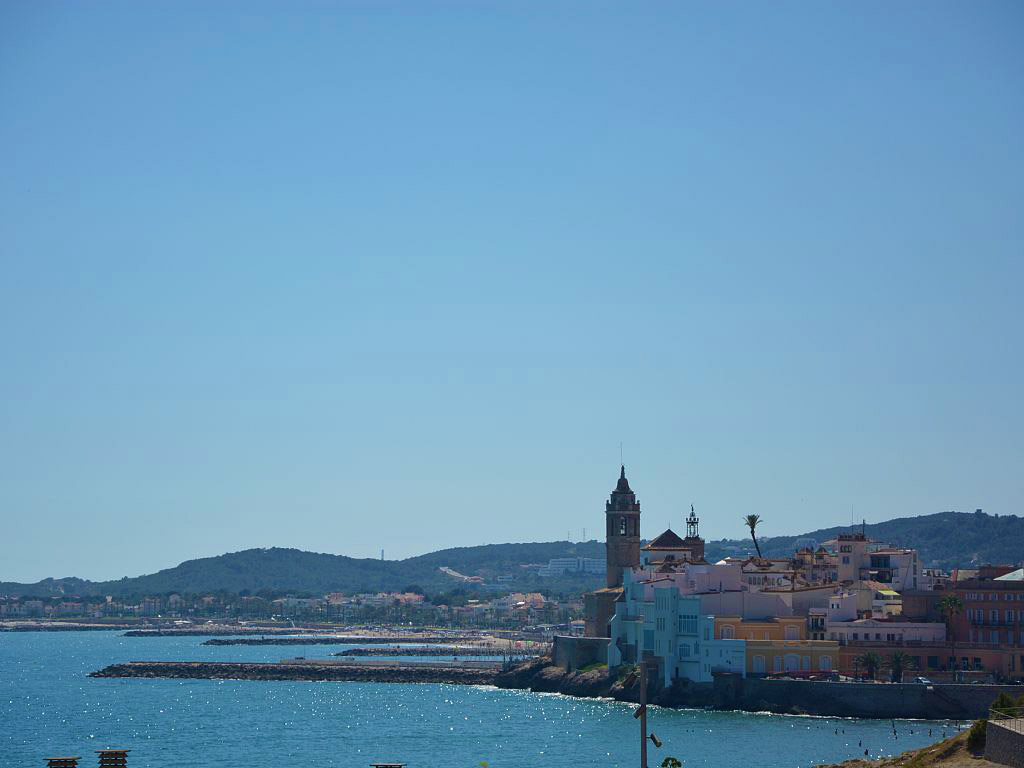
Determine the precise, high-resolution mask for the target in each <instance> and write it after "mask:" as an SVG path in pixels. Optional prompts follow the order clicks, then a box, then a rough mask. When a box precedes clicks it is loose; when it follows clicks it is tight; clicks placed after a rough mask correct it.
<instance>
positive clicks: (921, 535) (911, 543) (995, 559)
mask: <svg viewBox="0 0 1024 768" xmlns="http://www.w3.org/2000/svg"><path fill="white" fill-rule="evenodd" d="M736 527H737V528H740V521H739V520H737V526H736ZM849 530H850V527H849V526H835V527H832V528H823V529H819V530H816V531H811V532H810V533H804V534H800V535H798V536H774V537H769V538H764V539H760V538H759V542H760V543H761V550H762V552H763V553H764V555H765V556H766V557H784V556H786V555H788V554H790V553H792V552H793V551H794V548H795V546H796V544H797V543H798V542H800V540H803V543H807V542H809V541H811V540H813V541H814V542H816V543H818V544H820V543H821V542H824V541H826V540H828V539H831V538H835V536H836V535H838V534H839V533H844V532H848V531H849ZM866 531H867V534H868V536H869V537H871V538H874V539H878V540H881V541H885V542H887V543H889V544H892V545H894V546H906V547H916V548H917V549H918V550H919V551H920V553H921V558H922V561H923V562H924V564H925V565H926V566H929V567H940V568H945V569H950V568H953V567H957V566H961V567H968V566H971V565H975V564H979V563H1019V562H1021V560H1022V559H1024V518H1020V517H1017V516H1016V515H1008V516H995V515H987V514H984V513H963V512H940V513H938V514H934V515H924V516H920V517H904V518H897V519H895V520H888V521H886V522H883V523H875V524H872V525H868V526H867V528H866ZM706 551H707V559H708V560H710V561H712V562H714V561H715V560H718V559H720V558H722V557H725V556H727V555H742V554H745V553H747V552H752V551H753V544H752V542H751V540H750V539H749V538H746V539H719V540H717V541H709V542H707V548H706ZM572 556H578V557H603V556H604V543H603V542H598V541H587V542H579V543H572V542H569V541H553V542H535V543H523V544H487V545H483V546H477V547H457V548H453V549H443V550H440V551H438V552H431V553H429V554H425V555H419V556H417V557H410V558H407V559H405V560H377V559H373V558H353V557H346V556H345V555H330V554H322V553H316V552H304V551H302V550H298V549H280V548H277V547H274V548H271V549H248V550H244V551H242V552H230V553H227V554H224V555H218V556H216V557H205V558H200V559H197V560H187V561H185V562H183V563H181V564H180V565H177V566H175V567H173V568H166V569H164V570H162V571H158V572H156V573H152V574H147V575H144V576H137V577H135V578H124V579H120V580H115V581H99V582H93V581H86V580H83V579H79V578H64V579H43V580H42V581H39V582H36V583H35V584H20V583H17V582H0V595H21V596H26V597H51V596H59V595H80V596H85V595H113V596H117V597H130V596H140V595H146V594H154V595H155V594H167V593H169V592H180V593H195V592H217V591H225V592H236V593H237V592H249V593H253V594H255V593H257V592H261V591H266V592H277V593H280V592H285V591H288V592H295V593H311V594H323V593H325V592H332V591H338V592H376V591H378V590H398V589H403V588H404V587H406V586H409V585H412V584H415V585H417V586H419V587H421V588H423V589H424V590H427V591H428V592H438V591H446V590H450V589H454V588H456V587H458V586H460V583H459V582H458V581H456V580H455V579H453V578H452V577H450V576H447V575H445V574H443V573H441V571H440V570H439V569H440V567H441V566H446V567H448V568H451V569H453V570H455V571H457V572H459V573H463V574H466V575H469V576H482V577H484V579H485V580H487V581H493V580H494V579H495V578H496V577H498V576H505V577H508V576H511V577H512V578H511V579H510V580H508V581H506V582H505V583H506V584H507V586H508V588H509V589H537V588H540V587H544V586H547V587H551V588H553V589H556V590H559V591H565V592H571V591H577V592H578V591H581V590H585V589H593V588H594V587H595V586H597V585H598V584H600V583H601V581H602V578H601V577H600V576H575V577H568V576H567V577H563V578H554V579H552V578H546V579H545V578H541V577H539V576H537V575H536V574H534V573H529V572H527V571H526V569H524V568H521V567H520V566H522V565H524V564H527V563H546V562H547V561H548V560H550V559H552V558H556V557H572Z"/></svg>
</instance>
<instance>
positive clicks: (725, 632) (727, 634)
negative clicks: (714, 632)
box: [720, 624, 736, 640]
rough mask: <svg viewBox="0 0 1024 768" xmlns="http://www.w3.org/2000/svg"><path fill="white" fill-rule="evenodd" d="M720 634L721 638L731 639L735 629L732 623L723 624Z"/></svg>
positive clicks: (734, 634)
mask: <svg viewBox="0 0 1024 768" xmlns="http://www.w3.org/2000/svg"><path fill="white" fill-rule="evenodd" d="M720 636H721V638H722V639H723V640H732V639H733V638H734V637H736V631H735V630H734V629H733V627H732V624H725V625H724V626H723V627H722V629H721V630H720Z"/></svg>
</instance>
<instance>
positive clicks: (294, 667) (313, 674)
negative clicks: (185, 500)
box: [89, 661, 497, 685]
mask: <svg viewBox="0 0 1024 768" xmlns="http://www.w3.org/2000/svg"><path fill="white" fill-rule="evenodd" d="M496 674H497V670H496V669H479V668H478V669H473V668H464V667H442V666H436V667H434V666H429V665H421V666H415V667H411V666H405V665H400V664H391V663H388V664H381V665H376V666H368V665H365V664H344V663H341V662H328V663H317V662H312V661H311V662H305V663H296V662H287V663H277V664H248V663H233V662H232V663H226V662H225V663H213V662H198V661H132V662H128V663H127V664H111V665H110V666H109V667H105V668H104V669H101V670H99V671H97V672H93V673H91V674H90V675H89V677H122V678H123V677H133V678H140V677H141V678H176V679H186V680H312V681H333V682H361V683H451V684H457V685H490V684H493V682H494V678H495V675H496Z"/></svg>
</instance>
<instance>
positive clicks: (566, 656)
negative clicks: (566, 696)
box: [551, 635, 610, 672]
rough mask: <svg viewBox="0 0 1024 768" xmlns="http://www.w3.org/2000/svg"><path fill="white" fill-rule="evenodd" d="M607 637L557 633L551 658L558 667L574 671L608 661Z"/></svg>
mask: <svg viewBox="0 0 1024 768" xmlns="http://www.w3.org/2000/svg"><path fill="white" fill-rule="evenodd" d="M609 642H610V641H609V640H608V638H607V637H566V636H563V635H556V636H555V639H554V643H553V645H552V649H551V659H552V662H553V663H554V665H555V666H556V667H559V668H561V669H563V670H564V671H566V672H574V671H576V670H577V669H583V668H584V667H587V666H590V665H591V664H607V663H608V643H609Z"/></svg>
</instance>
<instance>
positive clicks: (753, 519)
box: [743, 515, 761, 559]
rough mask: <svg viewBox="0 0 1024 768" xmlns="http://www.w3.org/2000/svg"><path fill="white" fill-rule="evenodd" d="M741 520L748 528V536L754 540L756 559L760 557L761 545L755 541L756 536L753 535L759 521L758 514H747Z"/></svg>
mask: <svg viewBox="0 0 1024 768" xmlns="http://www.w3.org/2000/svg"><path fill="white" fill-rule="evenodd" d="M743 522H744V523H746V525H747V528H749V529H750V538H752V539H753V540H754V549H756V550H757V557H758V559H760V558H761V545H760V544H758V543H757V536H756V535H755V529H756V528H757V524H758V523H760V522H761V516H760V515H747V516H746V517H745V518H743Z"/></svg>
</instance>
